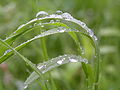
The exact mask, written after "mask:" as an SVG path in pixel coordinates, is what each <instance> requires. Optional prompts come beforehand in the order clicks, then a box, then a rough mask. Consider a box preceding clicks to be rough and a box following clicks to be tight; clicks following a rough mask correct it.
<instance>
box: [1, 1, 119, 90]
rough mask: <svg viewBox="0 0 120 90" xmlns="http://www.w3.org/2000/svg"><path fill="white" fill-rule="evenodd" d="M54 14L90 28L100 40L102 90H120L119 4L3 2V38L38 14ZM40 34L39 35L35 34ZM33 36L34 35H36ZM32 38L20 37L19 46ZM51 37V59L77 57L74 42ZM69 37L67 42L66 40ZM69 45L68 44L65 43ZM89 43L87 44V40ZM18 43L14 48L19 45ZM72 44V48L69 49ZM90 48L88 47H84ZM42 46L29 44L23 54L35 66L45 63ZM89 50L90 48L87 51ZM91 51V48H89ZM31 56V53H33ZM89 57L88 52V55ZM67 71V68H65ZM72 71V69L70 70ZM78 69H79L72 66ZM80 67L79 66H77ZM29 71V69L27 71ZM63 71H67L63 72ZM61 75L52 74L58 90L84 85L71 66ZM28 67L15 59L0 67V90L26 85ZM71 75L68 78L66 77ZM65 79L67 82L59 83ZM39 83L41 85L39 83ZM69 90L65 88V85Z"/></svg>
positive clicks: (112, 2)
mask: <svg viewBox="0 0 120 90" xmlns="http://www.w3.org/2000/svg"><path fill="white" fill-rule="evenodd" d="M41 10H44V11H47V12H49V13H53V12H55V11H56V10H62V11H64V12H69V13H71V14H72V15H73V16H74V17H75V18H77V19H80V20H82V21H84V22H85V23H87V24H88V26H89V27H90V28H92V29H93V30H94V32H95V33H96V34H97V36H98V38H99V44H100V50H101V68H100V69H101V74H100V90H119V89H120V86H119V83H120V78H119V75H120V71H119V70H118V68H119V65H120V61H119V58H120V55H119V54H120V39H119V38H120V16H119V10H120V1H119V0H116V1H114V0H99V1H98V0H96V1H95V0H1V1H0V38H2V39H4V38H6V37H7V36H8V35H9V34H10V33H11V32H13V31H14V30H16V29H17V27H18V26H19V25H21V24H23V23H26V21H28V20H30V19H31V18H34V17H35V14H36V13H37V12H38V11H41ZM32 32H33V33H34V34H37V33H38V32H39V31H38V30H37V31H32ZM33 33H32V34H33ZM32 34H28V35H27V36H24V37H21V38H19V39H18V40H17V42H18V43H19V42H22V41H23V40H26V39H27V38H28V37H30V36H31V35H32ZM61 36H62V37H59V35H54V36H49V37H48V38H47V49H48V54H49V56H50V58H52V57H55V56H57V55H60V54H64V53H65V52H66V53H67V52H69V53H75V50H74V47H75V46H74V44H73V41H72V40H71V38H70V37H69V36H66V35H61ZM66 37H67V38H66ZM66 41H67V42H66ZM85 41H86V40H85ZM18 43H15V44H14V45H18ZM68 43H69V46H68V45H67V44H68ZM85 44H86V46H87V43H85ZM40 45H41V43H40V42H38V41H35V43H31V44H29V45H28V46H27V47H26V48H24V50H21V51H20V52H21V53H22V54H23V55H25V56H27V57H28V58H29V59H30V60H33V62H34V63H36V64H37V63H38V62H40V60H42V59H44V58H43V55H42V54H41V53H42V52H41V48H42V47H40ZM86 48H87V47H86ZM88 48H89V47H88ZM31 52H32V53H31ZM88 53H89V51H88ZM64 67H65V68H64ZM68 67H69V69H68ZM72 67H73V68H76V67H77V65H72ZM78 67H80V65H78ZM27 68H28V69H27ZM61 68H64V69H63V70H61ZM61 68H60V70H59V71H57V70H54V71H52V72H51V73H52V75H54V79H55V84H56V86H57V87H59V88H62V89H59V90H74V88H73V87H75V86H76V84H77V83H79V84H80V87H81V88H82V87H84V86H82V85H83V83H84V80H83V79H82V77H84V75H83V72H81V71H79V72H80V73H81V74H79V73H75V74H73V73H74V70H71V68H70V65H65V66H63V67H61ZM30 72H31V70H30V69H29V67H28V66H27V65H26V64H25V63H24V62H23V61H21V60H19V58H18V57H17V56H13V57H12V58H10V59H9V60H7V61H6V62H4V63H3V64H1V65H0V90H8V89H9V90H16V89H18V88H20V87H21V85H22V84H23V81H25V79H26V77H27V76H28V75H29V74H30ZM68 73H69V75H70V76H69V77H68V76H66V74H68ZM59 77H62V78H63V79H64V80H59V79H58V78H59ZM71 77H73V78H71ZM38 82H39V81H38ZM37 84H38V83H34V84H33V85H32V86H31V89H30V90H33V89H36V90H37V89H38V90H39V85H37ZM64 84H65V85H66V87H65V88H64V87H62V86H63V85H64ZM78 88H79V87H78Z"/></svg>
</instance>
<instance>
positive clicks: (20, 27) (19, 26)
mask: <svg viewBox="0 0 120 90" xmlns="http://www.w3.org/2000/svg"><path fill="white" fill-rule="evenodd" d="M23 26H25V24H22V25H20V26H19V27H18V28H17V30H18V29H20V28H22V27H23Z"/></svg>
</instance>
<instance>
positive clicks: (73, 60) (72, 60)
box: [69, 59, 77, 62]
mask: <svg viewBox="0 0 120 90" xmlns="http://www.w3.org/2000/svg"><path fill="white" fill-rule="evenodd" d="M69 61H70V62H77V60H76V59H70V60H69Z"/></svg>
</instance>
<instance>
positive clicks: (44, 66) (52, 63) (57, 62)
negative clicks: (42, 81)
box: [24, 55, 88, 86]
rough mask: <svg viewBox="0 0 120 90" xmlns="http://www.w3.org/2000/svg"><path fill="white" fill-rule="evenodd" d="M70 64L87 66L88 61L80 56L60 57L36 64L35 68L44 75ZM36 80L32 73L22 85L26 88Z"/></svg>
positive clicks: (35, 75) (34, 73) (36, 76)
mask: <svg viewBox="0 0 120 90" xmlns="http://www.w3.org/2000/svg"><path fill="white" fill-rule="evenodd" d="M72 62H84V63H86V64H87V63H88V60H87V59H85V58H82V57H81V56H76V55H62V56H58V57H55V58H52V59H51V60H48V61H46V62H43V63H40V64H38V66H37V68H38V69H39V70H40V71H41V72H42V74H44V73H46V72H48V71H50V70H52V69H54V68H56V67H58V66H61V65H63V64H66V63H72ZM38 78H39V76H38V75H37V74H36V72H33V73H32V74H31V75H30V76H29V77H28V78H27V80H26V81H25V83H24V84H25V86H28V85H29V84H31V83H32V82H33V81H35V80H36V79H38ZM40 78H41V77H40Z"/></svg>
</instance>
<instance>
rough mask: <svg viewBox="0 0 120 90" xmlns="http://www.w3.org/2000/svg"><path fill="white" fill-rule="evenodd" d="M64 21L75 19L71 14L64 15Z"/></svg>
mask: <svg viewBox="0 0 120 90" xmlns="http://www.w3.org/2000/svg"><path fill="white" fill-rule="evenodd" d="M62 17H63V19H68V20H69V19H73V17H72V16H71V15H70V14H69V13H63V14H62Z"/></svg>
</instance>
